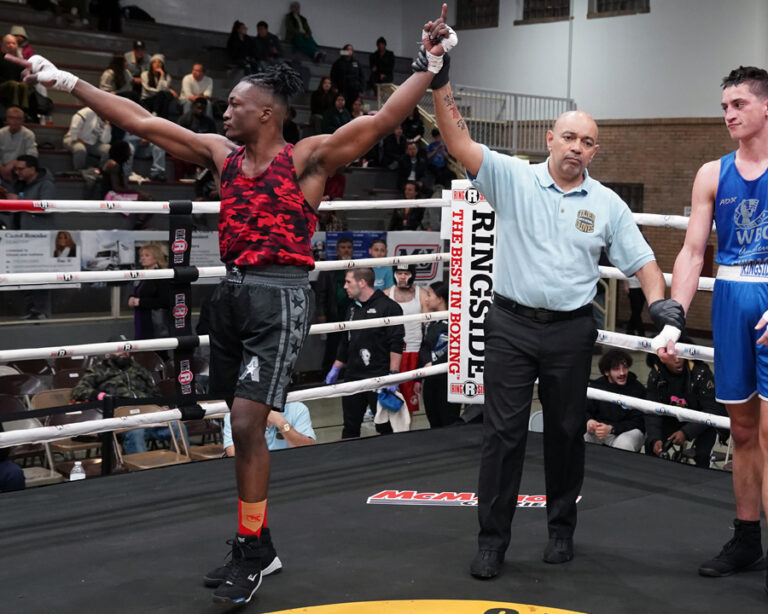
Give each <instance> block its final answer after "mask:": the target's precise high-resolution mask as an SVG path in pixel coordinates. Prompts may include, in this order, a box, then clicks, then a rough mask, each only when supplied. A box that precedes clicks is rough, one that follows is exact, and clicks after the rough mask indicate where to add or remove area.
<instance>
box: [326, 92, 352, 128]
mask: <svg viewBox="0 0 768 614" xmlns="http://www.w3.org/2000/svg"><path fill="white" fill-rule="evenodd" d="M351 121H352V115H350V113H349V111H347V109H346V107H345V106H344V96H343V95H342V94H338V95H337V96H336V100H335V101H334V103H333V106H332V107H331V108H330V109H328V110H327V111H326V112H325V115H324V116H323V132H324V133H325V134H333V133H334V132H336V130H338V129H339V128H341V127H342V126H343V125H344V124H347V123H349V122H351Z"/></svg>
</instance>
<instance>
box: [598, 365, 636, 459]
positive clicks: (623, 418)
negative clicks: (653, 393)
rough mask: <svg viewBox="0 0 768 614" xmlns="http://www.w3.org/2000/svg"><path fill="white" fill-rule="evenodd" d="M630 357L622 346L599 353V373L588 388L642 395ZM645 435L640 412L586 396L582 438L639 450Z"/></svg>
mask: <svg viewBox="0 0 768 614" xmlns="http://www.w3.org/2000/svg"><path fill="white" fill-rule="evenodd" d="M631 366H632V357H631V356H630V355H629V354H627V353H626V352H625V351H624V350H609V351H608V352H606V353H605V354H603V355H602V356H601V357H600V362H599V363H598V368H599V369H600V373H602V374H603V375H602V376H601V377H599V378H597V379H596V380H595V381H593V382H590V384H589V385H590V386H591V387H592V388H597V389H598V390H605V391H607V392H612V393H614V394H622V395H625V396H630V397H636V398H638V399H644V398H645V386H643V385H642V384H641V383H640V382H639V381H637V376H636V375H635V374H634V373H632V372H631V371H630V370H629V368H630V367H631ZM644 437H645V421H644V418H643V413H642V412H641V411H639V410H637V409H625V408H623V407H621V406H619V405H617V404H616V403H612V402H610V401H596V400H594V399H587V432H586V433H584V441H586V442H587V443H597V444H601V445H604V446H609V447H611V448H619V449H620V450H629V451H630V452H639V451H640V448H642V447H643V439H644Z"/></svg>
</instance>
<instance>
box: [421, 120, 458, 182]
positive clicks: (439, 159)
mask: <svg viewBox="0 0 768 614" xmlns="http://www.w3.org/2000/svg"><path fill="white" fill-rule="evenodd" d="M426 153H427V170H428V171H429V173H430V174H431V175H432V177H434V180H435V183H439V184H441V185H451V180H452V179H455V176H454V174H453V173H452V172H451V169H449V168H448V159H447V155H448V148H447V147H446V146H445V143H444V142H443V139H442V137H441V136H440V131H439V130H438V129H437V128H432V142H431V143H430V144H429V145H427V152H426Z"/></svg>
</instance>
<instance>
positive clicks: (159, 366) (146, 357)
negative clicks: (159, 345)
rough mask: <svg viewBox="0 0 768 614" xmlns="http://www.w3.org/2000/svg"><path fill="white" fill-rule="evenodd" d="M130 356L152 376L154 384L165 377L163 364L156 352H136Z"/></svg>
mask: <svg viewBox="0 0 768 614" xmlns="http://www.w3.org/2000/svg"><path fill="white" fill-rule="evenodd" d="M131 356H132V357H133V360H134V361H135V362H136V363H137V364H139V365H141V366H142V367H144V368H145V369H146V370H147V371H149V372H150V373H151V374H152V378H153V379H154V380H155V381H156V382H158V381H160V380H161V379H163V378H164V377H165V363H164V362H163V359H162V358H161V357H160V355H159V354H158V353H157V352H136V353H134V354H131Z"/></svg>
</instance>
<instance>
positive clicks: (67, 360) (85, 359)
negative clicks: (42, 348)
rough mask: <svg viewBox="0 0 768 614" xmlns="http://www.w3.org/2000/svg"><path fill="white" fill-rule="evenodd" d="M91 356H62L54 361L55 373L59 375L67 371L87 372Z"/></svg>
mask: <svg viewBox="0 0 768 614" xmlns="http://www.w3.org/2000/svg"><path fill="white" fill-rule="evenodd" d="M89 362H90V356H62V357H60V358H54V359H53V372H54V373H58V372H59V371H64V370H66V369H78V370H80V371H85V370H86V369H87V368H88V363H89Z"/></svg>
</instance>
